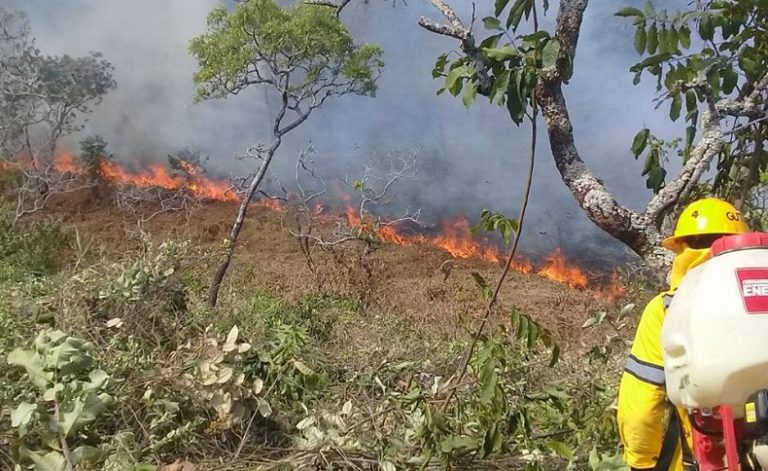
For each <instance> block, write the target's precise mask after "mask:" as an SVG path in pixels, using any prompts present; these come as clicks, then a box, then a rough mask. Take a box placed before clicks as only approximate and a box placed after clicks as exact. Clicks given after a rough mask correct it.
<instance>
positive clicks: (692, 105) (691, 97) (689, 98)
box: [685, 90, 696, 113]
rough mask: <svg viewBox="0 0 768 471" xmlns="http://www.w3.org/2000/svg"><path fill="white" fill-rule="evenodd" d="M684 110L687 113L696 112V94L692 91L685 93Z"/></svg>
mask: <svg viewBox="0 0 768 471" xmlns="http://www.w3.org/2000/svg"><path fill="white" fill-rule="evenodd" d="M685 110H686V111H687V112H688V113H691V112H693V111H695V110H696V92H694V91H693V90H686V91H685Z"/></svg>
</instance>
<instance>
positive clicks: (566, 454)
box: [547, 440, 574, 461]
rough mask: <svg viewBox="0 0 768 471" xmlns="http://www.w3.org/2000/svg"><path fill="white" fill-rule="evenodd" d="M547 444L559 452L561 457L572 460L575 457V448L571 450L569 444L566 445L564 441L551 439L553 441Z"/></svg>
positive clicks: (558, 454)
mask: <svg viewBox="0 0 768 471" xmlns="http://www.w3.org/2000/svg"><path fill="white" fill-rule="evenodd" d="M547 446H548V447H549V448H550V449H551V450H552V451H554V452H555V453H557V456H559V457H560V458H564V459H566V460H568V461H570V460H572V459H573V457H574V454H573V450H571V447H569V446H568V445H566V444H565V443H563V442H558V441H556V440H551V441H549V442H547Z"/></svg>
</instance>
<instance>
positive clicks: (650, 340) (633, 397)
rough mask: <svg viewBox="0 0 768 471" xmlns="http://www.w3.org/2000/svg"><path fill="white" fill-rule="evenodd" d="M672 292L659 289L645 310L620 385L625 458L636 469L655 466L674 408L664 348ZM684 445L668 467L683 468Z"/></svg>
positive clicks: (686, 424) (684, 424) (685, 425)
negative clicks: (669, 396) (668, 389)
mask: <svg viewBox="0 0 768 471" xmlns="http://www.w3.org/2000/svg"><path fill="white" fill-rule="evenodd" d="M673 294H674V292H673V291H665V292H662V293H660V294H659V295H657V296H656V297H654V298H653V299H652V300H651V301H650V302H649V303H648V305H647V306H646V308H645V311H643V314H642V317H641V318H640V324H639V325H638V327H637V333H636V334H635V341H634V344H633V345H632V349H631V352H630V355H629V358H628V359H627V363H626V365H625V369H624V373H623V375H622V378H621V384H620V385H619V398H618V416H617V419H618V425H619V435H620V436H621V441H622V443H623V444H624V460H625V461H626V462H627V464H628V465H629V466H630V467H632V468H633V469H649V470H656V465H657V461H659V459H660V456H659V455H660V451H661V447H662V442H663V439H664V435H665V433H666V431H667V422H668V421H669V417H670V414H671V413H672V412H673V409H672V406H671V405H669V404H668V403H667V401H666V389H665V385H664V361H663V357H662V350H661V326H662V324H663V322H664V317H665V315H666V311H667V308H668V307H669V304H670V303H671V301H672V295H673ZM678 412H679V418H680V424H681V427H680V428H682V434H683V435H684V436H685V437H686V440H687V441H688V445H689V448H690V447H691V446H692V439H691V428H690V421H689V420H688V416H687V414H686V413H685V410H680V411H678ZM681 448H682V447H681V446H680V443H678V445H677V448H676V450H675V452H674V457H673V459H672V464H671V466H670V467H669V471H682V470H683V460H682V451H681ZM657 471H668V470H666V469H665V470H657Z"/></svg>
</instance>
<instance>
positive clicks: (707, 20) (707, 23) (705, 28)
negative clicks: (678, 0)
mask: <svg viewBox="0 0 768 471" xmlns="http://www.w3.org/2000/svg"><path fill="white" fill-rule="evenodd" d="M699 36H701V39H703V40H705V41H712V39H713V38H714V37H715V22H714V20H713V18H712V15H709V14H706V13H705V14H704V16H703V17H702V18H701V20H700V21H699Z"/></svg>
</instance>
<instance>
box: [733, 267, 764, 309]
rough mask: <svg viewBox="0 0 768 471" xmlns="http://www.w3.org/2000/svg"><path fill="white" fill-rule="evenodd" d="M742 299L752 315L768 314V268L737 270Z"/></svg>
mask: <svg viewBox="0 0 768 471" xmlns="http://www.w3.org/2000/svg"><path fill="white" fill-rule="evenodd" d="M736 277H737V278H738V279H739V289H740V290H741V299H743V300H744V307H745V308H746V310H747V312H748V313H750V314H768V268H737V269H736Z"/></svg>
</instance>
